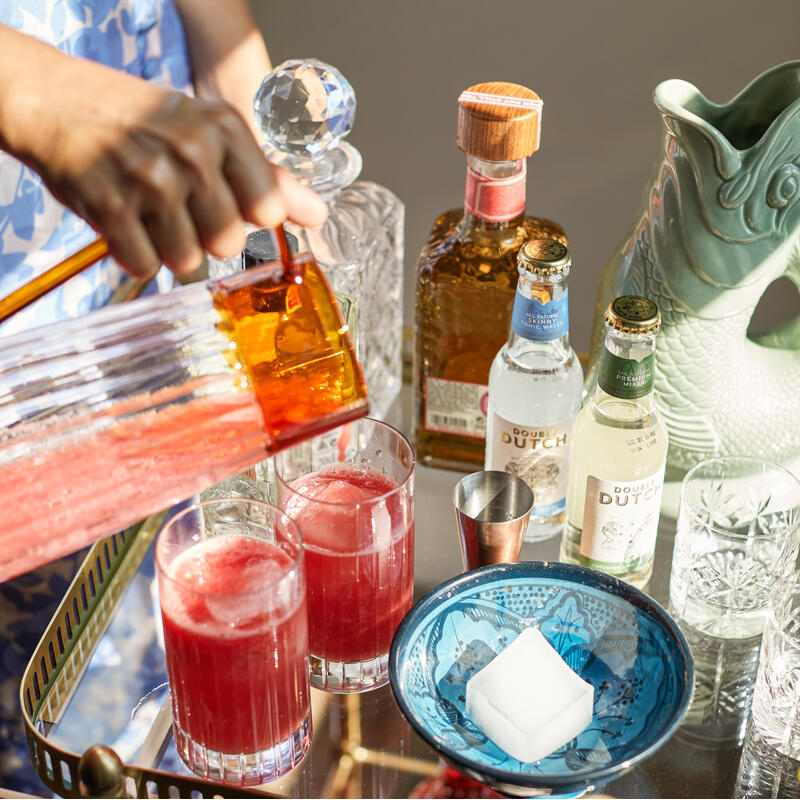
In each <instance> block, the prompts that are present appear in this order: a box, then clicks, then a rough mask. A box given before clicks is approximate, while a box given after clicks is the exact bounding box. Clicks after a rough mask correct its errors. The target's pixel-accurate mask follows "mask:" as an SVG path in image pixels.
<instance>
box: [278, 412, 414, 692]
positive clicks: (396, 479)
mask: <svg viewBox="0 0 800 800" xmlns="http://www.w3.org/2000/svg"><path fill="white" fill-rule="evenodd" d="M275 478H276V485H277V493H278V504H279V506H280V507H281V508H282V509H284V510H285V511H286V513H287V514H288V515H289V516H290V517H291V518H292V519H293V520H294V521H295V522H297V524H298V525H299V527H300V530H301V532H302V534H303V546H304V549H305V554H306V569H307V571H308V626H309V650H310V654H311V684H312V686H315V687H317V688H319V689H326V690H328V691H332V692H363V691H366V690H368V689H375V688H377V687H378V686H382V685H383V684H385V683H386V682H387V681H388V676H389V672H388V657H389V656H388V654H389V648H390V646H391V643H392V637H393V636H394V633H395V631H396V630H397V626H398V625H399V624H400V621H401V620H402V619H403V617H404V616H405V614H406V612H407V611H408V610H409V608H410V607H411V602H412V595H413V588H414V450H413V448H412V447H411V445H410V444H409V442H408V440H407V439H406V438H405V436H403V435H402V434H401V433H399V432H398V431H396V430H395V429H394V428H392V427H391V426H389V425H386V424H385V423H383V422H378V421H377V420H373V419H368V418H366V419H361V420H358V421H357V422H353V423H350V424H349V425H345V426H343V427H341V428H339V429H338V431H335V432H334V435H330V434H326V435H323V436H318V437H317V438H316V439H312V440H310V441H308V442H305V443H303V444H301V445H298V446H297V447H293V448H291V449H289V450H284V451H283V452H281V453H278V454H277V455H276V456H275Z"/></svg>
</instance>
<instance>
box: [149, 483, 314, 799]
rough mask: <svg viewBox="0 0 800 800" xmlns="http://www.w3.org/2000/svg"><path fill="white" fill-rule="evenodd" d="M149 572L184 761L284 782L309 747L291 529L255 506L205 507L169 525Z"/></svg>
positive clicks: (299, 585)
mask: <svg viewBox="0 0 800 800" xmlns="http://www.w3.org/2000/svg"><path fill="white" fill-rule="evenodd" d="M156 566H157V572H158V585H159V592H160V599H161V615H162V620H163V624H164V648H165V651H166V658H167V672H168V675H169V683H170V690H171V692H172V716H173V732H174V736H175V743H176V746H177V749H178V752H179V753H180V755H181V758H182V759H183V760H184V762H185V763H186V764H187V766H188V767H189V768H190V769H191V770H192V771H193V772H195V773H197V774H198V775H201V776H203V777H204V778H209V779H211V780H218V781H222V782H225V783H231V784H238V785H252V784H260V783H264V782H266V781H269V780H274V779H276V778H278V777H280V776H281V775H283V774H285V773H286V772H288V771H289V770H290V769H292V768H293V767H295V766H296V765H297V764H298V763H299V762H300V761H301V760H302V758H303V756H304V755H305V753H306V750H307V749H308V745H309V742H310V739H311V706H310V689H309V683H308V624H307V612H306V595H305V590H306V578H305V563H304V555H303V544H302V539H301V537H300V531H299V530H298V527H297V525H296V524H295V523H294V522H292V520H291V519H289V518H288V517H287V516H286V515H285V514H284V513H283V512H281V511H280V510H279V509H277V508H275V507H274V506H271V505H269V504H268V503H264V502H261V501H258V500H249V499H245V498H240V497H237V498H234V497H231V498H218V499H212V500H207V501H205V502H202V503H198V504H196V505H192V506H190V507H189V508H187V509H185V510H184V511H182V512H180V513H179V514H178V515H177V516H175V517H173V518H172V519H171V520H169V522H168V523H167V525H166V526H165V527H164V529H163V530H162V532H161V533H160V535H159V538H158V542H157V544H156Z"/></svg>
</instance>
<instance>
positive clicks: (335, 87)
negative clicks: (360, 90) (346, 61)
mask: <svg viewBox="0 0 800 800" xmlns="http://www.w3.org/2000/svg"><path fill="white" fill-rule="evenodd" d="M255 113H256V121H257V122H258V124H259V126H260V128H261V130H262V131H263V133H264V136H265V138H266V140H267V143H268V144H269V145H270V146H271V147H274V148H275V149H276V150H281V151H283V152H284V153H293V154H295V155H305V156H308V157H309V158H313V157H314V156H315V155H317V154H318V153H321V152H323V151H325V150H328V149H330V148H333V147H336V146H337V144H338V142H339V139H341V138H342V137H343V136H346V135H347V134H348V133H349V132H350V129H351V128H352V127H353V120H354V119H355V115H356V96H355V93H354V92H353V87H352V86H351V85H350V84H349V82H348V81H347V79H346V78H345V77H344V75H342V73H341V72H339V70H338V69H336V68H335V67H332V66H330V64H325V63H323V62H322V61H317V59H314V58H307V59H295V60H290V61H284V62H283V63H282V64H279V65H278V66H277V67H276V68H275V69H274V70H273V71H272V72H270V73H269V74H268V75H267V77H266V78H264V80H263V81H262V83H261V86H259V88H258V91H257V92H256V96H255Z"/></svg>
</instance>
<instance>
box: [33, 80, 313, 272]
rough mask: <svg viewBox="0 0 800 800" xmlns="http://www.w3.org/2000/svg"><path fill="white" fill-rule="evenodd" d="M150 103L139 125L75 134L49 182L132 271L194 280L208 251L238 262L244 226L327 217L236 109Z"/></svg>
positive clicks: (174, 100)
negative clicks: (269, 155) (163, 270)
mask: <svg viewBox="0 0 800 800" xmlns="http://www.w3.org/2000/svg"><path fill="white" fill-rule="evenodd" d="M135 86H136V87H137V88H138V86H139V85H138V84H135ZM151 90H152V91H155V90H153V89H152V87H149V85H147V84H144V89H143V91H146V92H150V91H151ZM158 91H161V90H158ZM150 98H151V95H150V94H147V97H146V98H144V99H143V100H142V109H143V110H142V113H141V116H140V117H136V116H135V115H134V117H133V121H132V120H131V118H130V117H125V118H124V119H122V120H119V119H117V118H114V119H112V120H110V121H108V120H107V121H105V123H104V124H100V123H99V122H95V121H93V120H92V119H91V118H87V119H86V120H81V124H79V125H78V124H76V125H74V126H72V128H70V129H68V130H66V131H65V133H64V134H63V136H62V142H61V147H60V148H59V149H58V151H57V152H58V159H59V160H58V163H56V164H54V165H53V167H52V169H51V174H50V178H49V179H48V180H47V183H48V186H49V187H50V188H51V190H52V191H54V193H56V196H57V197H59V199H62V201H63V202H65V203H66V204H67V205H69V206H70V207H71V208H73V209H74V210H76V211H77V212H78V213H79V214H81V216H84V217H85V218H86V219H87V220H88V221H89V222H90V223H91V224H92V225H93V226H94V227H95V228H96V229H97V231H98V232H99V233H100V234H101V235H102V236H103V237H104V238H105V239H106V241H107V242H108V244H109V249H110V250H111V254H112V255H113V256H114V257H115V258H116V260H117V261H118V262H119V263H120V264H121V265H122V266H123V268H124V269H126V271H128V272H130V273H131V274H133V275H136V276H138V277H148V276H150V275H153V274H155V273H156V272H157V271H158V268H159V266H160V264H162V263H163V264H166V265H167V266H168V267H169V268H170V269H171V270H173V271H174V272H176V273H179V274H185V273H188V272H191V271H192V270H194V269H196V268H197V267H198V266H199V265H200V264H201V262H202V258H203V250H207V251H209V252H210V253H212V254H213V255H215V256H218V257H220V258H226V257H230V256H233V255H235V254H236V253H237V252H239V251H241V249H242V248H243V246H244V242H245V236H244V223H245V222H250V223H253V224H255V225H258V226H260V227H272V226H275V225H278V224H279V223H281V222H283V221H284V220H285V219H287V218H288V219H290V220H291V221H292V222H295V223H296V224H298V225H302V226H306V227H316V226H318V225H321V224H322V223H323V222H324V221H325V219H326V218H327V206H326V205H325V203H324V202H323V201H322V200H321V199H320V197H319V196H318V195H317V194H315V193H314V192H313V191H312V190H310V189H309V188H307V187H305V186H303V185H302V184H300V183H299V182H298V181H296V180H295V179H294V178H293V177H292V176H291V175H290V174H289V173H288V172H287V171H286V170H284V169H281V168H279V167H275V166H273V165H272V164H270V163H269V162H268V161H267V160H266V159H265V157H264V155H263V153H262V152H261V149H260V148H259V146H258V143H257V142H256V141H255V139H254V138H253V135H252V133H251V132H250V130H249V128H248V127H247V125H246V124H245V122H244V120H243V119H242V118H241V116H239V114H238V113H237V112H236V111H234V110H233V109H232V108H230V107H229V106H226V105H225V104H222V103H210V102H207V101H201V100H196V99H192V98H187V97H184V96H183V95H179V94H177V93H174V92H169V93H163V92H162V93H161V94H159V95H158V99H159V103H157V104H156V103H155V102H154V105H150V101H149V99H150ZM145 100H147V102H145ZM154 106H155V107H156V109H157V110H156V111H155V113H154V112H153V110H152V109H153V107H154ZM144 109H146V111H145V110H144Z"/></svg>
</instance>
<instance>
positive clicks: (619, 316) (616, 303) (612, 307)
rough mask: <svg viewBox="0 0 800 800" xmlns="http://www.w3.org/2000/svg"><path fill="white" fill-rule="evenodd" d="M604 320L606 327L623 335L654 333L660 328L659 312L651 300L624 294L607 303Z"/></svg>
mask: <svg viewBox="0 0 800 800" xmlns="http://www.w3.org/2000/svg"><path fill="white" fill-rule="evenodd" d="M605 320H606V325H608V326H609V327H611V328H614V329H615V330H618V331H622V332H623V333H656V332H658V329H659V328H660V327H661V312H660V311H659V310H658V306H657V305H656V304H655V303H654V302H653V301H652V300H648V299H647V298H646V297H640V296H639V295H636V294H626V295H623V296H622V297H618V298H617V299H616V300H612V301H611V303H609V306H608V308H607V309H606V313H605Z"/></svg>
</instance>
